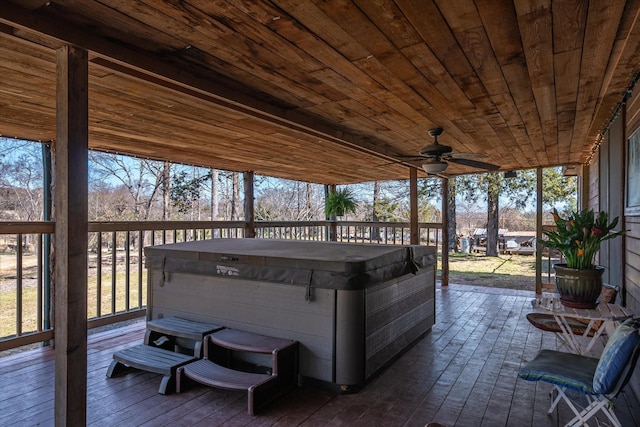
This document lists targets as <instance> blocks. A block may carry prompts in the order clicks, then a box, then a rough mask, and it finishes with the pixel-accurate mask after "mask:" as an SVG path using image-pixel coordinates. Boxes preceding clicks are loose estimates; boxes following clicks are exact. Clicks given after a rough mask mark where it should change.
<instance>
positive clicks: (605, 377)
mask: <svg viewBox="0 0 640 427" xmlns="http://www.w3.org/2000/svg"><path fill="white" fill-rule="evenodd" d="M638 354H640V318H630V319H627V320H625V321H624V322H623V323H622V324H620V325H619V326H618V327H617V328H616V330H615V332H614V333H613V334H612V335H611V337H610V338H609V341H608V342H607V345H606V346H605V349H604V351H603V352H602V356H601V357H600V359H596V358H593V357H588V356H581V355H578V354H574V353H564V352H561V351H556V350H541V351H540V352H539V353H538V354H537V355H536V357H535V358H534V359H533V360H532V361H531V362H529V363H528V364H527V365H526V366H525V367H524V368H522V369H521V370H520V372H519V373H518V377H520V378H521V379H524V380H527V381H544V382H547V383H550V384H552V385H553V391H552V394H553V392H557V396H556V397H555V399H554V400H553V401H552V403H551V407H550V408H549V410H548V411H547V414H549V415H550V414H551V413H552V412H553V410H554V409H555V407H556V406H557V405H558V403H559V402H560V400H564V401H565V402H566V403H567V405H568V406H569V408H571V410H572V411H573V413H574V414H575V417H574V418H573V419H572V420H571V421H569V422H568V423H567V424H566V426H578V425H587V421H588V420H589V419H591V418H592V417H594V416H595V415H596V414H597V413H598V412H602V413H604V415H605V416H606V417H607V418H608V420H609V422H611V423H612V425H614V426H617V427H621V426H622V424H621V423H620V421H619V420H618V418H617V417H616V415H615V413H614V410H613V404H612V400H613V399H614V398H615V397H616V396H617V395H618V394H619V393H620V392H621V391H622V389H623V388H624V386H625V385H626V384H627V382H628V381H629V378H630V377H631V375H632V374H633V371H634V368H635V365H636V362H637V360H638ZM568 390H573V391H574V392H578V393H581V394H583V395H585V396H586V399H587V405H586V406H585V407H581V406H580V405H579V404H578V402H577V400H575V399H572V398H571V397H570V395H569V394H567V391H568ZM598 425H600V423H599V422H598Z"/></svg>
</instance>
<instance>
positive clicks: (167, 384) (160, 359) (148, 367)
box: [107, 344, 198, 394]
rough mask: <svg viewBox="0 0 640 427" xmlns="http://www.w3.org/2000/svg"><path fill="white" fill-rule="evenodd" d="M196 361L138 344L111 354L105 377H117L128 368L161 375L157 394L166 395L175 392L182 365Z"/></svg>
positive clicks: (194, 358)
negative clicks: (111, 358) (176, 377)
mask: <svg viewBox="0 0 640 427" xmlns="http://www.w3.org/2000/svg"><path fill="white" fill-rule="evenodd" d="M197 360H198V358H197V357H195V356H189V355H186V354H182V353H176V352H173V351H170V350H165V349H162V348H158V347H152V346H150V345H144V344H139V345H136V346H134V347H130V348H127V349H124V350H121V351H117V352H115V353H113V361H111V365H109V369H108V370H107V377H108V378H112V377H114V376H117V375H119V374H121V373H123V372H125V371H126V370H127V368H128V367H131V368H135V369H140V370H143V371H148V372H153V373H155V374H160V375H163V377H162V381H160V388H159V389H158V393H160V394H167V393H170V392H171V391H173V390H175V375H176V370H177V369H178V368H179V367H180V366H182V365H186V364H187V363H190V362H195V361H197Z"/></svg>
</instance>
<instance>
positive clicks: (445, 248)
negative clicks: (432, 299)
mask: <svg viewBox="0 0 640 427" xmlns="http://www.w3.org/2000/svg"><path fill="white" fill-rule="evenodd" d="M441 216H442V242H441V246H442V270H441V271H442V274H441V277H440V284H441V286H449V178H442V215H441Z"/></svg>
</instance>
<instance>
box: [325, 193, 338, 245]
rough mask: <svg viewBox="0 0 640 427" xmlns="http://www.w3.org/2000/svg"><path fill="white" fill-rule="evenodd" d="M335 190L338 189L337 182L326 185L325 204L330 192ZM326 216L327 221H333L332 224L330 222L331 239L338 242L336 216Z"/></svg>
mask: <svg viewBox="0 0 640 427" xmlns="http://www.w3.org/2000/svg"><path fill="white" fill-rule="evenodd" d="M334 191H336V185H335V184H329V185H325V186H324V200H325V206H326V204H327V203H326V200H327V196H328V195H329V193H332V192H334ZM325 218H326V220H327V221H331V224H329V241H330V242H336V241H337V240H338V223H337V222H336V216H335V215H331V217H328V216H325Z"/></svg>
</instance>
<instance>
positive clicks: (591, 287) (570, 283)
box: [553, 264, 604, 308]
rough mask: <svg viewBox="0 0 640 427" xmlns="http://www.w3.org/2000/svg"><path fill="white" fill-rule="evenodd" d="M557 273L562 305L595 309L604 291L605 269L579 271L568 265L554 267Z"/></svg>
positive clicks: (600, 267) (557, 284)
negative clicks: (603, 275) (603, 278)
mask: <svg viewBox="0 0 640 427" xmlns="http://www.w3.org/2000/svg"><path fill="white" fill-rule="evenodd" d="M553 268H554V270H555V271H556V288H557V289H558V293H559V294H560V302H561V303H562V305H565V306H567V307H572V308H594V307H595V306H596V304H597V303H598V297H599V296H600V292H601V291H602V273H604V267H602V266H597V267H596V268H593V269H588V270H578V269H576V268H568V267H567V265H566V264H556V265H554V266H553Z"/></svg>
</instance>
